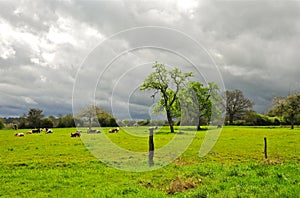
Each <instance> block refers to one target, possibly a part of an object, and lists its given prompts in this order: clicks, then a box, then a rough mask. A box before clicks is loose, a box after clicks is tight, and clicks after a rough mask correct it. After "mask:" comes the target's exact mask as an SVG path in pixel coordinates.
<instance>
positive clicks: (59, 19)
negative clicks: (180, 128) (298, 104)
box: [0, 0, 300, 117]
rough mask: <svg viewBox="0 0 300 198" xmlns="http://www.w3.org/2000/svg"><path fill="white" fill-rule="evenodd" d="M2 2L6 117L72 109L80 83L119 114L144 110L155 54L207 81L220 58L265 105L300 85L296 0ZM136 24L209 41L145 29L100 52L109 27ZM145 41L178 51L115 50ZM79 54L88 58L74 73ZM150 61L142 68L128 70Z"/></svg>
mask: <svg viewBox="0 0 300 198" xmlns="http://www.w3.org/2000/svg"><path fill="white" fill-rule="evenodd" d="M0 11H1V12H0V75H1V79H0V91H1V99H0V102H1V112H0V115H1V116H7V115H22V114H23V113H24V112H26V111H27V110H28V108H29V107H39V108H43V109H44V110H45V112H47V113H48V114H56V115H57V114H59V113H62V114H64V113H70V112H71V110H72V91H73V85H74V83H76V82H80V83H81V85H80V86H79V88H80V94H77V95H75V98H73V99H74V101H85V100H86V102H85V104H84V103H82V104H81V105H83V106H86V103H92V102H93V101H94V100H95V98H93V97H94V96H96V101H97V102H99V104H101V105H102V106H104V107H105V108H107V109H108V110H114V111H116V114H117V115H118V116H121V117H122V116H123V117H124V115H129V114H130V115H129V116H134V115H140V116H142V117H147V116H148V112H147V109H149V108H151V105H150V103H149V101H148V100H149V97H148V95H147V94H146V93H141V94H137V92H135V91H134V90H136V89H137V87H138V85H140V84H141V82H142V81H143V79H144V78H145V76H147V74H148V73H149V72H150V71H151V68H150V67H151V64H153V63H154V62H155V61H161V62H163V63H166V65H168V66H170V67H174V66H175V67H181V68H183V70H184V69H186V70H192V71H194V72H200V73H201V75H200V74H199V76H198V79H200V80H201V81H205V80H210V79H218V77H217V72H216V70H215V69H214V64H213V61H215V62H216V63H217V65H218V66H219V69H220V72H221V74H222V76H223V79H224V83H225V86H226V88H227V89H240V90H242V91H243V92H244V93H245V95H246V96H247V97H249V98H251V100H253V101H254V102H255V104H256V105H255V110H258V111H260V112H263V111H265V110H266V109H267V106H268V105H269V104H270V101H271V99H272V97H274V96H278V95H286V94H288V90H291V88H292V91H297V90H300V87H299V85H300V83H299V80H298V78H299V77H298V75H299V73H300V67H299V62H300V56H299V55H298V48H299V43H300V38H299V33H300V24H299V19H300V12H299V11H300V3H299V2H296V1H288V2H286V1H284V2H283V1H193V0H190V1H180V0H179V1H81V0H79V1H21V2H20V1H0ZM137 26H163V27H167V28H174V29H176V30H178V31H181V32H183V33H185V34H187V35H189V36H191V37H192V38H193V39H195V40H196V41H197V42H199V44H200V45H202V47H203V49H201V50H199V49H198V48H195V47H193V45H192V44H191V43H189V41H188V40H186V41H185V40H184V39H186V38H184V37H180V36H178V35H176V34H170V35H168V37H165V36H161V34H158V33H157V32H151V31H148V32H146V31H145V32H143V33H141V34H135V35H126V34H124V35H123V36H122V37H119V38H118V39H116V40H111V41H110V42H109V45H108V46H105V47H104V48H103V49H104V51H103V52H101V53H98V51H97V48H96V49H95V50H94V51H93V49H94V48H95V47H96V46H98V45H99V44H101V42H102V41H104V40H105V39H106V38H109V37H110V36H111V35H113V34H115V33H118V32H119V31H122V30H124V29H128V28H133V27H137ZM145 38H148V39H149V41H148V42H147V43H145V42H144V40H145ZM153 38H155V39H153ZM141 44H144V45H146V44H147V45H148V46H149V45H151V44H152V45H157V46H159V45H164V46H168V48H171V49H175V51H176V52H180V53H177V54H176V53H173V54H172V53H171V52H170V51H163V50H157V49H154V48H148V49H139V50H134V51H130V52H128V53H127V54H126V53H124V54H122V56H120V57H118V56H119V55H120V53H122V50H126V49H130V48H132V47H135V46H139V45H141ZM92 51H93V53H91V52H92ZM207 53H209V54H210V55H211V57H212V58H213V60H211V59H210V58H208V55H207ZM179 54H181V55H183V56H186V57H188V60H185V59H184V58H183V57H180V56H179ZM88 55H89V56H88ZM116 57H118V58H117V60H116V61H115V62H114V63H113V64H112V65H111V67H110V69H108V70H106V71H105V75H102V76H101V72H103V71H104V70H103V69H104V68H105V65H101V64H99V63H100V62H101V63H102V62H104V63H106V62H110V61H111V60H112V59H113V58H116ZM99 60H101V61H99ZM188 61H191V62H195V63H197V65H196V67H197V68H196V69H195V68H194V70H193V66H192V65H191V64H190V63H189V62H188ZM81 63H84V67H83V68H82V69H81V70H79V73H77V70H78V69H79V68H80V66H81ZM146 63H147V64H148V67H147V69H145V70H143V69H140V70H139V69H136V70H130V68H134V67H136V66H138V65H143V64H146ZM87 65H88V66H87ZM141 68H142V67H141ZM145 68H146V67H145ZM129 70H130V71H131V72H132V73H130V72H129V73H128V71H129ZM82 71H84V73H83V72H82ZM80 72H81V73H80ZM126 72H127V73H128V75H125V74H126ZM76 74H77V75H76ZM130 74H134V75H130ZM122 76H123V77H122ZM76 77H77V78H76ZM100 77H101V78H100ZM120 77H122V78H120ZM99 78H100V79H99ZM97 79H98V81H97ZM101 82H102V83H101ZM117 82H118V83H117ZM97 83H98V84H97ZM115 83H117V84H115ZM218 83H219V84H222V82H220V81H218ZM76 85H77V84H76ZM101 89H102V90H101ZM112 92H113V95H111V93H112ZM76 93H77V92H76V90H75V94H76ZM95 94H96V95H95ZM149 94H150V93H149ZM112 96H113V97H112ZM147 97H148V99H146V98H147ZM112 99H113V103H111V100H112ZM128 101H130V102H129V103H130V104H128ZM112 104H113V105H114V107H112V106H111V105H112ZM79 106H80V105H79ZM116 109H117V110H116ZM137 117H139V116H137Z"/></svg>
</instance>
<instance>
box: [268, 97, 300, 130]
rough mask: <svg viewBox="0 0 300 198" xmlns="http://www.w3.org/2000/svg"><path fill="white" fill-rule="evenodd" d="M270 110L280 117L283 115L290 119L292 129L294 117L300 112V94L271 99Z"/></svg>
mask: <svg viewBox="0 0 300 198" xmlns="http://www.w3.org/2000/svg"><path fill="white" fill-rule="evenodd" d="M273 103H274V105H273V107H272V110H271V111H272V112H273V113H274V114H275V115H279V116H280V117H282V116H285V117H287V118H288V119H289V120H290V123H291V129H294V124H295V119H296V117H297V116H298V115H299V114H300V94H293V95H289V96H286V97H275V98H274V99H273Z"/></svg>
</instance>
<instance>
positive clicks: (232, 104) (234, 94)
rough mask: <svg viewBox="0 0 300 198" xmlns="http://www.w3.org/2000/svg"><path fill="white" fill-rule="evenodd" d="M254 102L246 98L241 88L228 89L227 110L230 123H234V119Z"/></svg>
mask: <svg viewBox="0 0 300 198" xmlns="http://www.w3.org/2000/svg"><path fill="white" fill-rule="evenodd" d="M253 104H254V103H253V102H251V101H250V100H249V99H247V98H245V96H244V94H243V92H242V91H240V90H234V91H226V106H225V107H226V112H227V115H228V118H229V124H233V120H234V119H235V118H237V117H239V116H242V115H244V114H245V113H246V112H247V111H248V110H250V109H251V108H252V106H253Z"/></svg>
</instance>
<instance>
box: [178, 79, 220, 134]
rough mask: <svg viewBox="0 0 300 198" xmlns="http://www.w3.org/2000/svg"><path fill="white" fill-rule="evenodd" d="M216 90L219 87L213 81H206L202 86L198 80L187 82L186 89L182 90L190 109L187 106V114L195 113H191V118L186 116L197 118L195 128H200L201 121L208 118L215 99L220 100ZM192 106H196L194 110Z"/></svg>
mask: <svg viewBox="0 0 300 198" xmlns="http://www.w3.org/2000/svg"><path fill="white" fill-rule="evenodd" d="M218 90H219V87H218V85H217V84H215V83H208V85H207V87H204V86H203V84H202V83H200V82H189V83H188V86H187V88H186V90H185V91H184V92H183V94H182V95H184V96H183V97H184V98H185V100H186V104H187V106H188V107H190V109H189V108H187V109H189V114H190V115H191V114H195V113H196V115H192V118H190V117H188V118H189V119H193V117H195V118H197V120H196V122H197V130H200V129H201V123H203V121H204V120H208V121H209V120H210V117H211V115H212V110H213V109H212V108H216V107H215V105H214V102H215V101H216V100H217V99H219V100H220V97H218V94H217V92H218ZM191 108H192V109H191ZM193 108H196V111H195V110H193Z"/></svg>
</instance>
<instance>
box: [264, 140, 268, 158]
mask: <svg viewBox="0 0 300 198" xmlns="http://www.w3.org/2000/svg"><path fill="white" fill-rule="evenodd" d="M264 142H265V149H264V153H265V159H267V158H268V154H267V138H266V137H264Z"/></svg>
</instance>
